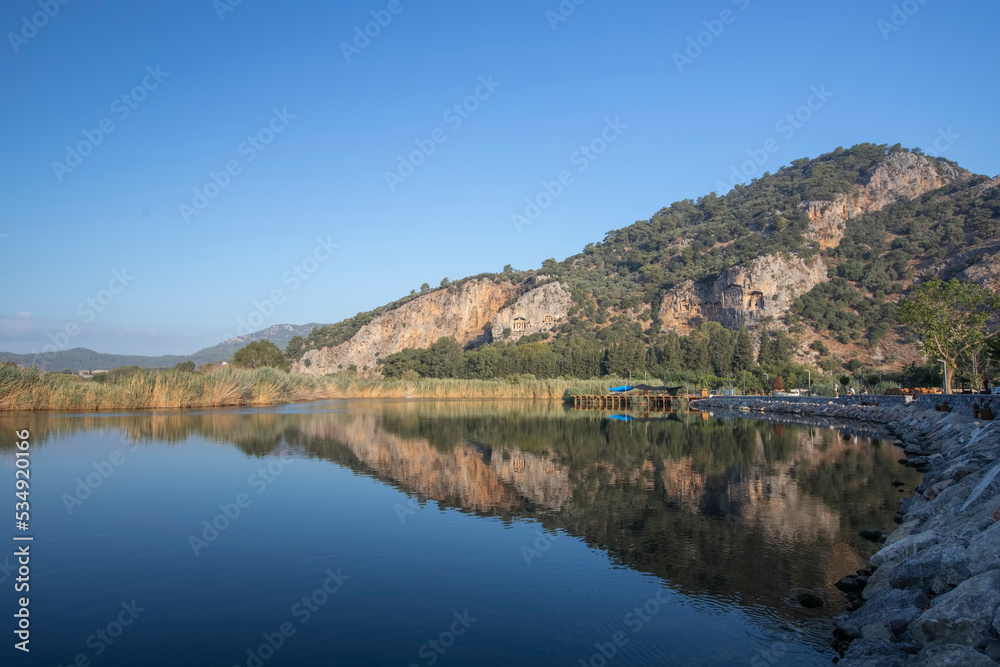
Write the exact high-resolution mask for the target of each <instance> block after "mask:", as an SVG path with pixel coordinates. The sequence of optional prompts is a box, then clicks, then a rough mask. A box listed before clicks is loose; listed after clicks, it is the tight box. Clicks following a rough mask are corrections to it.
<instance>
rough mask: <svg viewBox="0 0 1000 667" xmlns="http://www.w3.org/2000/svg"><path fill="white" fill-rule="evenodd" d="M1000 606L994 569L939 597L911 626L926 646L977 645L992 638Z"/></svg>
mask: <svg viewBox="0 0 1000 667" xmlns="http://www.w3.org/2000/svg"><path fill="white" fill-rule="evenodd" d="M998 607H1000V570H992V571H990V572H985V573H983V574H980V575H977V576H975V577H972V578H971V579H966V580H965V581H963V582H962V583H961V584H959V585H958V587H957V588H955V589H954V590H953V591H950V592H948V593H945V594H944V595H942V596H940V597H938V598H936V599H935V600H934V604H933V606H932V607H931V608H930V609H928V610H927V611H925V612H924V613H923V614H921V615H920V617H919V618H918V619H917V620H916V621H914V622H913V624H912V625H911V626H910V633H911V634H912V635H913V637H914V638H915V639H916V640H917V641H918V642H920V644H921V645H924V646H926V645H928V644H930V643H931V642H934V641H943V642H946V643H951V644H962V645H965V646H977V645H979V644H981V643H983V642H985V641H987V640H988V639H990V628H991V625H992V623H993V621H994V616H995V615H996V613H997V608H998ZM863 608H864V607H862V609H863Z"/></svg>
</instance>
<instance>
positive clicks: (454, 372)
mask: <svg viewBox="0 0 1000 667" xmlns="http://www.w3.org/2000/svg"><path fill="white" fill-rule="evenodd" d="M424 360H425V361H424V365H425V366H426V369H427V370H426V373H425V375H426V376H427V377H431V378H454V377H459V376H460V375H461V372H462V370H463V366H464V363H463V362H464V359H463V358H462V346H461V345H459V344H458V341H457V340H455V339H454V338H449V337H447V336H442V337H441V338H438V339H437V341H436V342H435V343H434V344H433V345H431V346H430V347H429V348H427V352H426V354H425V355H424Z"/></svg>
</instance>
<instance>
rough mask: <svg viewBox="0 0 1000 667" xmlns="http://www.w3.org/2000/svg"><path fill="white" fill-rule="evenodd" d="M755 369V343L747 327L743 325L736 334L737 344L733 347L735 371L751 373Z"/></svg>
mask: <svg viewBox="0 0 1000 667" xmlns="http://www.w3.org/2000/svg"><path fill="white" fill-rule="evenodd" d="M753 367H754V351H753V341H752V340H751V339H750V332H749V331H748V330H747V325H745V324H741V325H740V330H739V331H737V332H736V342H735V344H734V345H733V371H735V372H736V373H739V372H741V371H749V370H751V369H753Z"/></svg>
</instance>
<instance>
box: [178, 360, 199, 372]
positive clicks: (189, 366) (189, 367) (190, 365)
mask: <svg viewBox="0 0 1000 667" xmlns="http://www.w3.org/2000/svg"><path fill="white" fill-rule="evenodd" d="M174 370H175V371H183V372H185V373H194V362H193V361H182V362H181V363H179V364H177V365H176V366H174Z"/></svg>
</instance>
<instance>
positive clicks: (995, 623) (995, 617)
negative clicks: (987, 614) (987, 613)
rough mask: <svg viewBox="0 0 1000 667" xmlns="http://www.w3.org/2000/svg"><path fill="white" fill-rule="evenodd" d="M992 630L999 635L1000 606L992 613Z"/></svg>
mask: <svg viewBox="0 0 1000 667" xmlns="http://www.w3.org/2000/svg"><path fill="white" fill-rule="evenodd" d="M993 631H994V632H996V633H997V634H998V635H1000V608H998V609H997V613H995V614H993Z"/></svg>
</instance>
